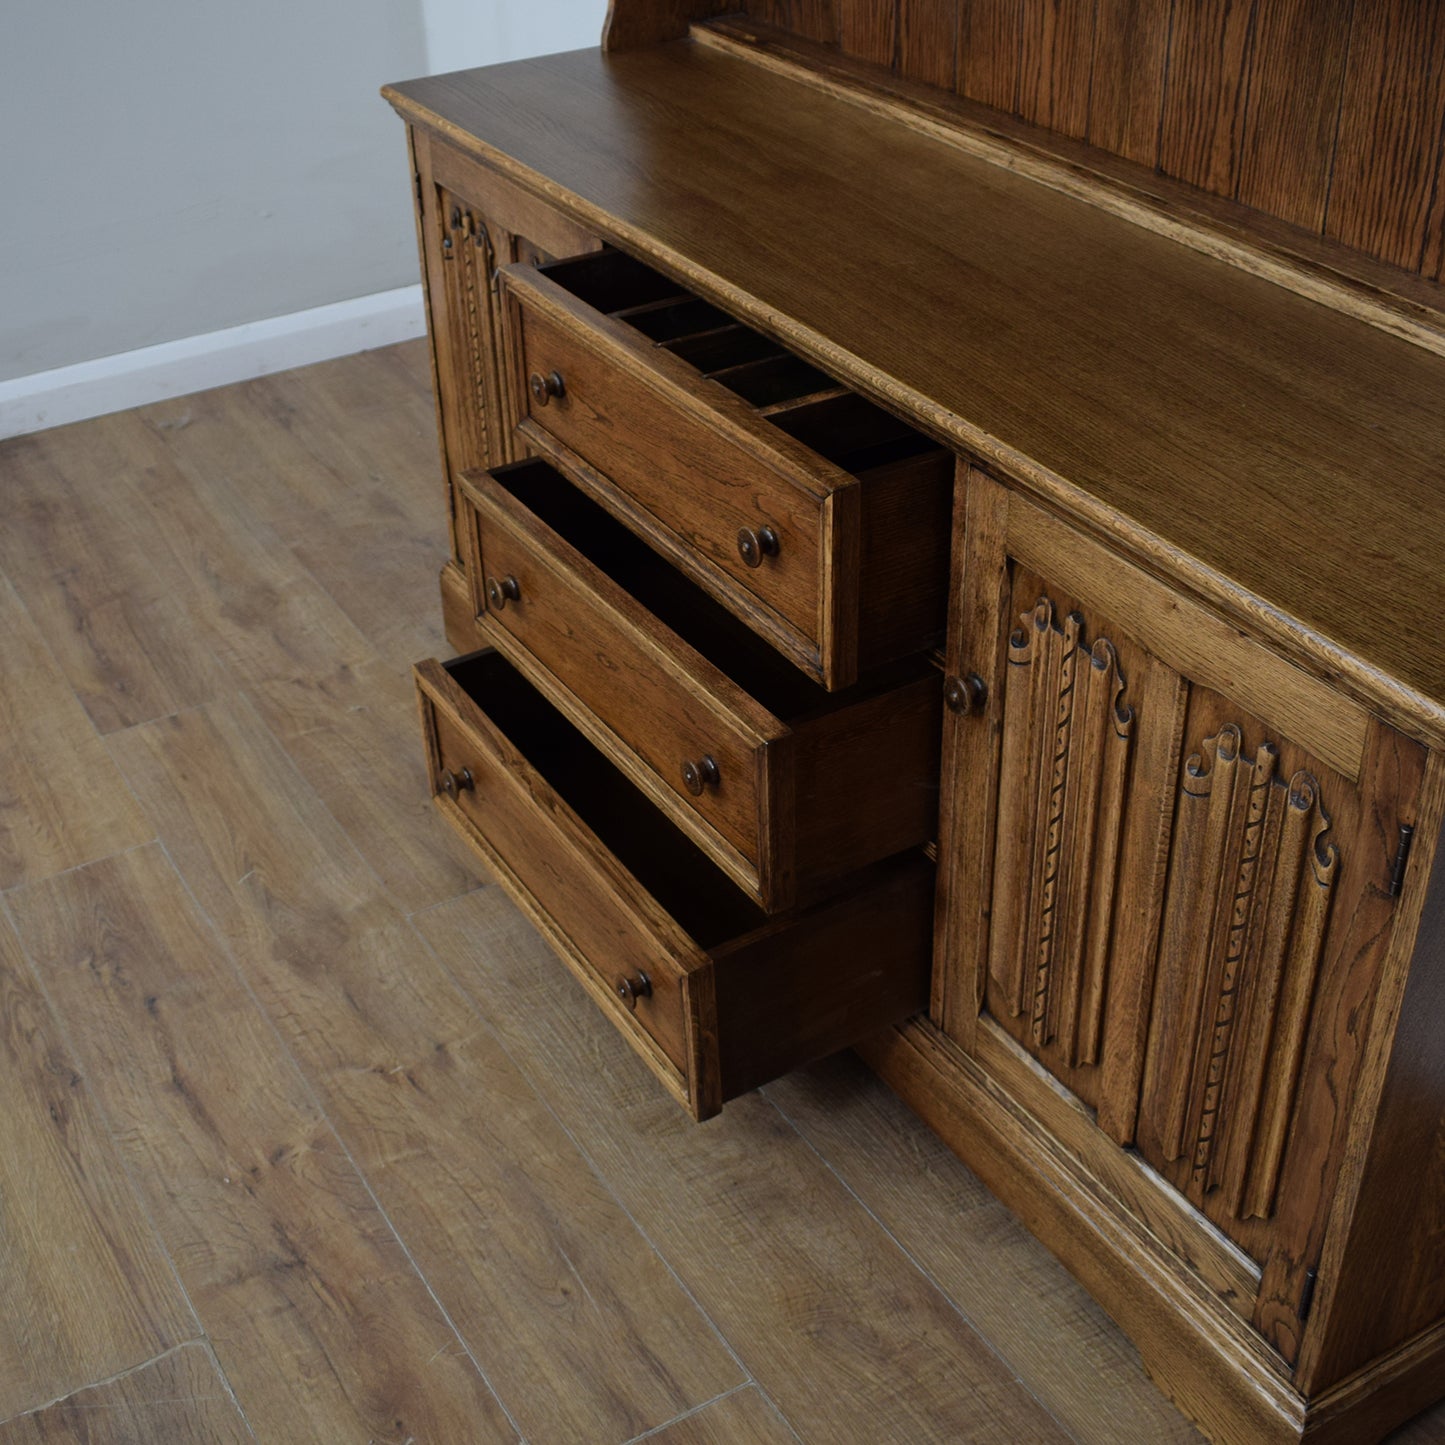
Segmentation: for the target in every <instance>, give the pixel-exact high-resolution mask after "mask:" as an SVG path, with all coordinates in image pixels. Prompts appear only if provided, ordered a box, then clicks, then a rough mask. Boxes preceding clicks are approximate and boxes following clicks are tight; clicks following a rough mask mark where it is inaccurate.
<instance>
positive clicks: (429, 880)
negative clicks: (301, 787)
mask: <svg viewBox="0 0 1445 1445" xmlns="http://www.w3.org/2000/svg"><path fill="white" fill-rule="evenodd" d="M433 606H435V604H433ZM248 696H249V697H250V699H251V702H252V703H253V705H254V706H255V708H256V711H257V712H258V713H259V714H260V716H261V717H262V718H263V719H264V720H265V723H266V726H267V727H268V728H269V729H270V730H271V732H272V733H273V734H274V736H275V737H276V739H277V741H278V742H279V743H280V744H281V746H282V747H283V748H285V750H286V753H287V755H288V756H289V757H290V759H291V761H292V762H293V763H294V764H295V765H296V767H297V769H298V771H299V772H300V773H301V774H302V776H303V777H304V778H305V779H306V781H307V783H309V784H310V786H311V787H312V788H314V789H315V790H316V792H317V794H318V795H319V796H320V798H321V799H322V800H323V802H325V804H326V806H327V808H328V809H329V810H330V811H331V814H332V816H333V817H334V818H335V819H336V820H337V822H338V823H340V824H341V826H342V828H344V829H345V830H346V834H347V837H348V838H349V839H350V840H351V842H352V844H353V845H354V846H355V847H356V849H357V851H358V852H359V853H360V854H361V856H362V857H363V858H364V859H365V860H366V862H367V863H368V864H369V865H370V866H371V867H372V868H373V869H374V870H375V871H376V874H377V876H378V877H379V878H380V879H381V881H382V882H383V883H384V884H385V885H386V887H387V888H388V889H389V890H390V892H391V895H392V897H393V898H395V899H396V901H397V903H398V904H399V905H400V907H401V908H402V910H403V911H404V912H407V913H410V912H413V911H415V910H416V909H418V908H429V907H430V906H431V905H432V904H433V903H440V902H441V901H442V899H444V898H453V897H455V896H456V895H457V894H458V893H465V892H466V891H467V890H468V889H469V888H471V887H472V886H473V885H474V884H475V881H476V878H475V869H474V868H473V866H472V862H471V859H470V858H469V857H468V855H467V854H466V853H465V852H464V851H463V850H462V849H460V848H453V847H448V846H446V844H445V843H444V842H443V841H442V840H443V838H444V837H445V835H444V834H439V833H438V830H437V827H436V820H435V818H434V817H433V815H432V809H431V807H430V806H429V804H428V801H427V792H428V789H427V777H426V770H425V768H424V766H423V764H422V759H421V757H420V755H419V753H418V751H417V748H416V697H415V693H414V690H413V688H412V686H411V682H410V678H409V676H408V674H407V673H405V672H402V671H400V670H398V669H397V668H395V667H393V666H392V664H391V663H390V662H387V661H384V660H381V659H377V660H374V661H372V662H368V663H365V664H363V665H362V666H360V667H355V668H353V667H348V666H347V665H346V664H345V663H342V664H340V665H339V666H338V667H336V668H335V669H334V670H332V671H330V672H324V673H323V672H318V673H316V674H313V675H311V676H299V677H288V678H277V679H275V680H274V681H271V682H264V683H260V684H258V685H257V686H255V687H253V688H251V689H250V690H249V692H248Z"/></svg>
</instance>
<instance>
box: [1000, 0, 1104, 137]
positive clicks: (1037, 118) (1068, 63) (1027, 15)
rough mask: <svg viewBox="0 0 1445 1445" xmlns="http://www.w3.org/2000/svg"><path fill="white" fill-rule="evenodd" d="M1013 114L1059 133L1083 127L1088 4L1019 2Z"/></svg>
mask: <svg viewBox="0 0 1445 1445" xmlns="http://www.w3.org/2000/svg"><path fill="white" fill-rule="evenodd" d="M1020 28H1021V37H1022V45H1021V48H1020V53H1019V107H1018V108H1019V114H1020V115H1021V116H1022V117H1023V118H1024V119H1025V120H1027V121H1031V122H1032V123H1033V124H1035V125H1041V126H1044V127H1046V128H1047V129H1048V130H1056V131H1061V132H1062V133H1063V134H1064V135H1072V136H1083V135H1086V134H1087V133H1088V130H1089V109H1090V106H1089V98H1090V90H1091V82H1092V67H1093V58H1094V7H1093V6H1091V5H1079V4H1077V3H1070V0H1023V5H1022V21H1021V27H1020Z"/></svg>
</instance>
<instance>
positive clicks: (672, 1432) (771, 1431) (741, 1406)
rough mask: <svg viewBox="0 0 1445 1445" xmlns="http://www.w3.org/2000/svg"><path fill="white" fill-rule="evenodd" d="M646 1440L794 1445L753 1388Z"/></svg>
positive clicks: (670, 1444) (668, 1444)
mask: <svg viewBox="0 0 1445 1445" xmlns="http://www.w3.org/2000/svg"><path fill="white" fill-rule="evenodd" d="M647 1438H648V1440H650V1441H652V1442H653V1445H797V1440H798V1436H797V1434H796V1432H794V1431H793V1430H792V1429H791V1428H790V1427H789V1425H788V1423H787V1422H786V1421H785V1420H784V1419H783V1418H782V1416H781V1415H779V1414H778V1412H777V1410H776V1409H774V1408H773V1406H772V1405H771V1404H770V1403H769V1401H768V1399H767V1398H766V1396H764V1395H763V1394H762V1392H761V1391H759V1390H758V1389H757V1388H756V1387H749V1388H747V1389H744V1390H734V1391H733V1393H732V1394H731V1395H724V1396H723V1397H722V1399H721V1400H714V1401H713V1402H712V1404H710V1405H704V1406H703V1408H702V1409H701V1410H698V1411H696V1412H694V1413H693V1414H691V1415H688V1416H686V1417H685V1418H684V1419H682V1420H679V1421H677V1422H676V1424H673V1425H666V1426H664V1427H663V1428H662V1429H661V1430H657V1431H655V1432H654V1433H653V1434H651V1435H649V1436H648V1437H647ZM0 1445H4V1442H3V1441H0Z"/></svg>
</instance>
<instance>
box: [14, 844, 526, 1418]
mask: <svg viewBox="0 0 1445 1445" xmlns="http://www.w3.org/2000/svg"><path fill="white" fill-rule="evenodd" d="M14 910H15V915H16V920H17V925H18V927H19V929H20V932H21V937H22V941H23V943H24V944H25V947H26V949H27V951H28V953H29V955H30V959H31V962H32V963H33V964H34V965H35V967H36V968H37V969H38V970H39V971H40V972H41V977H42V978H43V979H44V981H45V985H46V988H47V990H48V992H49V994H50V996H51V998H52V999H54V1000H55V1004H56V1007H57V1008H58V1009H59V1010H60V1012H61V1014H62V1016H63V1017H64V1019H65V1020H66V1023H67V1025H68V1028H69V1030H70V1035H71V1038H72V1039H73V1040H74V1044H75V1048H76V1049H77V1051H78V1052H79V1054H80V1056H81V1059H82V1062H83V1066H84V1068H85V1069H86V1071H87V1073H88V1075H89V1077H90V1080H91V1083H92V1087H93V1088H94V1089H95V1090H96V1093H97V1095H98V1096H99V1098H100V1100H101V1103H102V1107H103V1108H104V1109H105V1111H106V1113H107V1115H108V1117H109V1119H110V1121H111V1124H112V1127H113V1128H114V1129H115V1131H116V1135H117V1138H118V1139H119V1141H120V1144H121V1147H122V1149H123V1150H124V1151H125V1154H126V1156H127V1159H128V1162H129V1164H130V1166H131V1173H132V1176H133V1177H134V1178H135V1179H136V1180H137V1181H138V1183H139V1185H140V1187H141V1188H142V1189H143V1190H144V1191H145V1194H146V1203H147V1205H148V1206H149V1209H150V1211H151V1217H152V1218H153V1220H154V1221H155V1224H156V1228H157V1229H158V1230H159V1231H160V1233H161V1236H162V1238H163V1239H164V1240H165V1242H166V1244H167V1247H168V1248H169V1250H170V1253H171V1256H172V1258H173V1259H174V1260H175V1261H176V1265H177V1268H178V1269H179V1271H180V1274H181V1278H182V1281H183V1282H184V1284H185V1286H186V1290H187V1292H188V1294H189V1295H190V1298H191V1300H192V1302H193V1304H194V1305H195V1308H196V1311H197V1314H198V1315H199V1317H200V1320H201V1323H202V1325H203V1326H204V1327H205V1330H206V1333H207V1335H208V1337H209V1338H210V1340H211V1341H212V1343H213V1345H214V1347H215V1350H216V1354H217V1357H218V1359H219V1360H220V1362H221V1366H222V1368H223V1369H224V1370H225V1371H226V1375H227V1378H228V1379H229V1380H230V1381H231V1383H232V1385H233V1386H234V1388H235V1390H236V1394H237V1397H238V1398H239V1399H240V1401H241V1404H242V1408H243V1409H244V1410H245V1411H246V1414H247V1418H248V1419H250V1420H251V1422H252V1424H253V1425H254V1427H255V1429H256V1430H257V1432H258V1433H259V1434H260V1436H261V1438H262V1439H265V1440H281V1439H285V1440H297V1439H306V1440H315V1441H318V1442H331V1441H336V1440H348V1439H370V1438H383V1439H388V1440H391V1439H405V1438H406V1436H407V1435H408V1433H410V1434H412V1435H414V1436H416V1437H417V1438H418V1439H427V1440H438V1439H440V1440H452V1439H458V1440H459V1439H468V1440H478V1441H488V1440H498V1441H499V1440H510V1439H514V1438H515V1434H514V1432H513V1431H512V1429H511V1428H510V1426H509V1424H508V1422H507V1421H506V1419H505V1417H504V1416H503V1414H502V1412H501V1410H500V1409H499V1408H498V1405H497V1402H496V1400H495V1398H494V1397H493V1396H492V1394H491V1392H490V1391H489V1389H488V1388H487V1385H486V1383H485V1381H484V1380H483V1379H482V1377H481V1376H480V1375H479V1374H478V1372H477V1369H476V1367H475V1365H474V1364H473V1363H472V1362H471V1361H470V1360H469V1359H468V1358H467V1357H466V1353H465V1350H464V1349H463V1347H462V1345H461V1342H460V1341H459V1339H458V1338H457V1336H456V1334H455V1332H454V1331H453V1330H452V1328H451V1327H450V1325H449V1324H448V1322H447V1320H446V1317H445V1316H444V1315H443V1314H442V1311H441V1310H440V1309H439V1308H438V1306H437V1304H436V1301H435V1300H434V1299H433V1298H432V1296H431V1295H430V1293H429V1292H428V1290H427V1288H426V1285H425V1283H424V1282H423V1281H422V1279H421V1278H420V1277H419V1276H418V1275H417V1273H416V1271H415V1270H414V1268H413V1267H412V1265H411V1263H410V1262H409V1261H408V1259H407V1257H406V1255H405V1253H404V1251H403V1249H402V1247H401V1245H400V1244H399V1243H398V1242H397V1240H396V1237H395V1236H394V1234H393V1233H392V1231H391V1229H390V1227H389V1226H388V1224H387V1221H386V1219H385V1218H384V1217H383V1215H382V1214H381V1212H380V1210H378V1209H377V1207H376V1204H375V1202H374V1201H373V1199H372V1198H371V1196H370V1194H369V1193H368V1192H367V1189H366V1185H365V1183H364V1181H363V1180H362V1179H361V1177H360V1176H359V1175H358V1174H357V1172H356V1170H355V1168H354V1167H353V1166H352V1164H351V1162H350V1161H349V1160H348V1159H347V1157H346V1155H345V1153H344V1151H343V1150H342V1148H341V1146H340V1145H339V1144H338V1143H337V1140H336V1138H335V1136H334V1134H333V1133H332V1130H331V1128H330V1126H329V1124H328V1122H327V1120H326V1119H325V1118H324V1117H323V1115H322V1114H321V1113H320V1111H319V1110H318V1109H317V1107H316V1106H315V1104H314V1103H313V1102H312V1099H311V1096H310V1095H309V1093H308V1091H307V1089H306V1087H305V1084H304V1082H303V1080H302V1079H301V1077H300V1075H299V1073H298V1072H297V1070H296V1068H295V1066H294V1064H293V1063H292V1061H291V1060H290V1058H289V1057H288V1056H287V1054H286V1053H285V1051H284V1049H283V1048H282V1047H281V1045H280V1043H279V1042H278V1041H277V1038H276V1035H275V1032H274V1030H273V1029H272V1028H271V1026H270V1025H269V1024H268V1023H267V1021H266V1019H265V1018H264V1016H263V1015H262V1014H261V1012H260V1011H259V1010H258V1009H257V1007H256V1005H255V1003H254V1002H253V1001H252V999H251V997H250V996H249V994H248V993H247V992H246V991H245V989H244V987H243V985H242V983H241V981H240V979H239V978H238V976H237V975H236V972H235V970H234V968H233V967H232V966H231V963H230V961H229V960H228V959H227V958H226V957H225V954H224V950H223V949H222V946H221V944H220V942H219V940H217V938H216V937H215V934H214V932H213V931H212V930H211V928H210V926H209V924H208V923H207V922H206V920H205V919H204V918H203V917H202V916H201V914H200V912H199V910H198V909H197V908H196V905H195V903H194V902H193V900H192V899H191V897H190V895H189V894H188V893H187V892H186V890H185V887H184V885H183V883H182V882H181V879H180V878H179V876H178V875H177V874H176V872H175V870H174V869H173V868H172V867H171V865H170V862H169V861H168V859H167V858H166V856H165V854H164V852H163V851H162V849H161V848H160V847H159V845H156V846H153V847H149V848H141V849H137V850H135V851H133V852H130V853H127V854H124V855H122V856H121V857H118V858H111V859H106V860H104V861H103V862H100V863H96V864H92V865H90V866H89V867H86V868H81V869H76V870H74V871H73V872H70V873H67V874H64V875H63V876H61V877H59V878H55V879H50V880H47V881H46V882H43V883H39V884H36V885H34V886H32V887H30V888H27V889H25V890H23V891H22V892H21V893H19V894H17V895H15V902H14Z"/></svg>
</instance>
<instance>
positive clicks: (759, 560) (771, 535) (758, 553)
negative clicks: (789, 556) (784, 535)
mask: <svg viewBox="0 0 1445 1445" xmlns="http://www.w3.org/2000/svg"><path fill="white" fill-rule="evenodd" d="M777 555H778V534H777V533H776V532H775V531H773V529H772V528H771V527H759V528H758V530H757V531H756V532H755V531H753V529H752V528H751V527H744V528H743V529H742V530H741V531H740V532H739V533H738V556H739V557H741V558H742V559H743V561H744V562H746V563H747V564H748V566H749V567H761V566H762V565H763V558H764V557H776V556H777Z"/></svg>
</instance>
